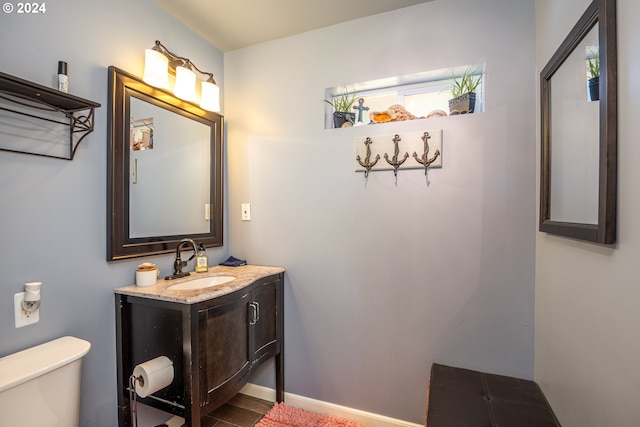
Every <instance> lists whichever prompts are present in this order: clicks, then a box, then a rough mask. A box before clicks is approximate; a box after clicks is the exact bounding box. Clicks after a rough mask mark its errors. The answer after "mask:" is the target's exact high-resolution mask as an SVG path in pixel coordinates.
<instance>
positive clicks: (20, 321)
mask: <svg viewBox="0 0 640 427" xmlns="http://www.w3.org/2000/svg"><path fill="white" fill-rule="evenodd" d="M23 300H24V292H18V293H17V294H15V295H14V296H13V308H14V311H15V317H16V328H22V327H23V326H27V325H33V324H34V323H38V322H39V321H40V309H37V310H35V311H34V312H33V313H30V314H27V313H25V311H24V310H23V309H22V301H23Z"/></svg>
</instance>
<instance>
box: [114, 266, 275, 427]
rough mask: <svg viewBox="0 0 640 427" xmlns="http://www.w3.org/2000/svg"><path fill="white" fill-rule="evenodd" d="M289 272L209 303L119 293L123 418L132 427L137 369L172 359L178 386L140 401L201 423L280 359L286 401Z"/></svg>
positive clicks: (120, 412) (196, 424)
mask: <svg viewBox="0 0 640 427" xmlns="http://www.w3.org/2000/svg"><path fill="white" fill-rule="evenodd" d="M283 308H284V298H283V273H280V274H276V275H272V276H268V277H263V278H261V279H258V280H257V281H255V282H254V283H252V284H250V285H248V286H246V287H244V288H241V289H238V290H235V291H233V292H231V293H228V294H226V295H222V296H219V297H216V298H213V299H209V300H206V301H202V302H198V303H194V304H183V303H178V302H172V301H162V300H158V299H152V298H145V297H140V296H132V295H123V294H118V293H117V291H116V326H117V328H116V333H117V351H118V406H119V408H118V409H119V410H118V417H119V425H120V426H130V425H131V402H130V401H129V389H128V384H129V377H130V376H131V374H132V372H133V369H134V367H135V366H136V365H137V364H140V363H143V362H145V361H147V360H151V359H153V358H155V357H158V356H161V355H164V356H167V357H169V358H170V359H171V360H172V361H173V365H174V380H173V382H172V384H171V385H170V386H168V387H166V388H165V389H163V390H160V391H158V392H156V393H154V394H152V395H151V396H149V397H147V398H144V399H143V398H140V397H138V401H139V402H143V403H145V404H147V405H150V406H153V407H156V408H158V409H162V410H164V411H167V412H170V413H173V414H176V415H180V416H182V417H184V418H185V421H186V425H188V426H191V427H199V426H200V425H201V423H200V418H201V417H202V416H203V415H205V414H207V413H209V412H211V411H213V410H215V409H216V408H218V407H219V406H221V405H222V404H224V403H226V402H227V401H228V400H229V399H231V398H232V397H233V396H234V395H235V394H236V393H237V392H238V391H239V390H240V389H241V388H242V387H243V386H244V385H245V384H246V383H247V381H248V380H249V378H250V375H251V373H252V372H253V370H254V369H255V368H257V367H258V366H259V365H260V364H261V363H262V362H263V361H265V360H268V359H270V358H271V357H275V369H276V400H278V401H280V402H281V401H283V398H284V373H283V370H284V369H283V361H284V354H283V350H284V348H283V347H284V346H283V335H284V334H283V332H284V327H283V325H284V318H283V314H284V313H283Z"/></svg>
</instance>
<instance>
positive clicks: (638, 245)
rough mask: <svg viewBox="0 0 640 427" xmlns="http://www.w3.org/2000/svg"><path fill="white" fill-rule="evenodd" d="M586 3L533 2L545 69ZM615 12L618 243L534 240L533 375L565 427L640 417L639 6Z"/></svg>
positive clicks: (620, 3)
mask: <svg viewBox="0 0 640 427" xmlns="http://www.w3.org/2000/svg"><path fill="white" fill-rule="evenodd" d="M588 4H589V1H588V0H564V1H557V0H553V1H552V0H536V29H537V31H536V57H537V58H536V64H537V68H538V70H541V69H542V68H543V67H544V66H545V64H546V63H547V61H548V60H549V58H551V56H552V55H553V53H554V52H555V50H556V49H557V48H558V46H559V45H560V43H561V42H562V40H563V39H564V37H566V35H567V34H568V33H569V31H570V29H571V28H572V27H573V25H574V24H575V23H576V21H577V20H578V18H579V17H580V15H581V14H582V13H583V12H584V10H585V9H586V8H587V6H588ZM617 7H618V13H617V19H618V237H617V243H616V244H615V245H614V246H613V247H601V246H597V245H593V244H588V243H582V242H576V241H573V240H569V239H563V238H559V237H555V236H550V235H546V234H545V233H538V234H537V236H536V314H535V317H536V322H535V378H536V380H537V381H538V383H540V385H541V387H542V388H543V390H544V392H545V395H546V396H547V398H548V399H549V401H550V403H551V406H552V407H553V409H554V411H555V413H556V415H557V416H558V418H559V419H560V422H561V423H562V425H563V426H567V427H572V426H576V427H577V426H579V427H589V426H593V427H596V426H605V425H606V426H621V427H622V426H637V425H638V420H639V419H640V405H638V385H639V384H640V370H639V369H638V360H640V343H639V341H638V339H637V337H638V325H639V324H640V310H638V301H640V286H638V254H639V253H640V223H639V222H638V218H640V194H639V193H638V182H640V169H638V159H640V145H639V144H638V137H637V135H638V134H639V133H640V123H639V122H638V119H637V112H638V111H640V105H639V98H638V94H640V79H638V71H637V70H638V69H639V68H640V59H639V57H638V42H639V41H640V29H638V26H637V18H638V16H640V3H638V2H637V1H635V0H617ZM538 145H539V144H538Z"/></svg>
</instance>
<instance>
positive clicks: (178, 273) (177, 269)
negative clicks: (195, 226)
mask: <svg viewBox="0 0 640 427" xmlns="http://www.w3.org/2000/svg"><path fill="white" fill-rule="evenodd" d="M184 245H191V248H192V249H193V255H191V258H189V259H188V260H186V261H182V258H181V257H180V249H181V248H182V247H183V246H184ZM197 253H198V245H197V244H196V242H195V241H194V240H193V239H182V240H180V242H179V243H178V246H176V260H175V261H174V262H173V274H172V275H171V276H167V277H165V278H164V279H165V280H173V279H178V278H180V277H185V276H189V275H190V274H189V273H188V272H183V271H182V269H183V268H184V267H186V266H187V262H189V261H191V260H192V259H193V258H195V256H196V254H197Z"/></svg>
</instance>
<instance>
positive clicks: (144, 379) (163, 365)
mask: <svg viewBox="0 0 640 427" xmlns="http://www.w3.org/2000/svg"><path fill="white" fill-rule="evenodd" d="M133 376H134V377H136V394H137V395H138V396H140V397H147V396H149V395H150V394H153V393H155V392H156V391H158V390H162V389H163V388H165V387H167V386H168V385H169V384H171V382H172V381H173V362H171V359H169V358H168V357H166V356H160V357H156V358H155V359H151V360H149V361H147V362H144V363H141V364H139V365H136V367H135V368H133ZM139 377H141V378H139Z"/></svg>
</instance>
